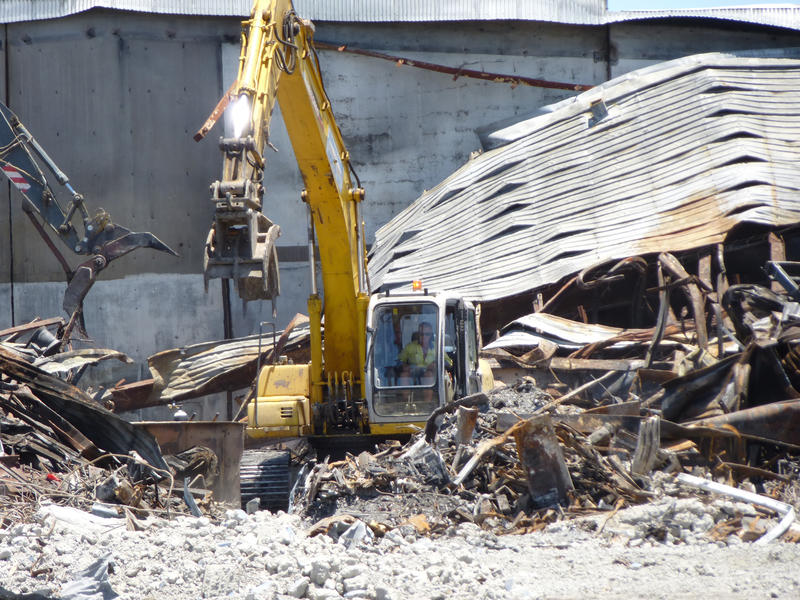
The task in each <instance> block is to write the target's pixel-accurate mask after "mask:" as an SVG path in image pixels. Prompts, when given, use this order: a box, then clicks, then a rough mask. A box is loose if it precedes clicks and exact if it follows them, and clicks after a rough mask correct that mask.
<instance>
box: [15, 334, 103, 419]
mask: <svg viewBox="0 0 800 600" xmlns="http://www.w3.org/2000/svg"><path fill="white" fill-rule="evenodd" d="M0 370H2V371H4V372H6V373H7V374H8V375H10V376H11V377H13V378H14V379H17V380H19V381H20V382H23V383H26V384H27V385H28V386H29V387H30V388H31V390H32V391H33V392H34V394H36V393H38V392H43V393H45V394H52V395H55V396H61V397H64V398H68V399H69V400H73V401H76V402H81V403H85V404H90V405H91V404H93V403H92V399H91V398H90V397H89V396H87V395H86V394H85V393H84V392H82V391H81V390H80V389H78V388H76V387H75V386H73V385H70V384H68V383H67V382H65V381H63V380H61V379H59V378H58V377H53V376H52V375H48V374H47V373H45V372H44V371H42V370H41V369H39V368H38V367H35V366H33V365H31V364H30V363H28V362H26V361H24V360H22V359H21V358H18V357H16V356H15V355H14V354H12V353H11V352H9V351H7V350H5V349H3V348H2V347H0Z"/></svg>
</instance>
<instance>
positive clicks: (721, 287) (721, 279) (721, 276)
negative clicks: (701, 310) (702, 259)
mask: <svg viewBox="0 0 800 600" xmlns="http://www.w3.org/2000/svg"><path fill="white" fill-rule="evenodd" d="M715 250H716V258H717V268H718V269H719V273H717V286H716V287H717V298H719V299H721V298H722V296H723V294H725V292H726V291H727V290H728V287H729V284H728V273H727V271H726V269H725V246H724V245H722V244H717V246H716V249H715Z"/></svg>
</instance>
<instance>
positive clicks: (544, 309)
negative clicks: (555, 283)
mask: <svg viewBox="0 0 800 600" xmlns="http://www.w3.org/2000/svg"><path fill="white" fill-rule="evenodd" d="M577 280H578V276H577V275H575V276H573V277H571V278H570V280H569V281H567V282H566V283H565V284H564V285H562V286H561V288H560V289H559V290H558V291H557V292H556V293H555V294H553V295H552V296H550V298H549V299H548V300H547V302H545V303H544V305H543V306H542V307H541V308H540V309H539V310H537V311H534V312H547V309H548V308H550V307H551V306H552V305H553V303H554V302H555V301H556V300H558V298H559V297H560V296H561V294H563V293H564V292H566V291H567V290H568V289H569V288H570V287H572V286H573V285H574V284H575V283H576V281H577Z"/></svg>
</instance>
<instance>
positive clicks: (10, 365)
mask: <svg viewBox="0 0 800 600" xmlns="http://www.w3.org/2000/svg"><path fill="white" fill-rule="evenodd" d="M63 326H64V323H63V321H62V320H60V319H51V320H48V321H34V322H32V323H29V324H27V325H22V326H18V327H15V328H12V329H10V330H5V331H2V332H0V339H1V340H2V341H1V342H0V514H2V519H0V529H2V528H4V527H8V526H10V525H11V524H13V523H15V522H18V521H20V520H24V519H25V518H27V517H28V516H30V514H31V513H32V512H33V511H35V510H36V507H37V506H38V505H39V504H40V503H41V502H43V501H51V502H55V503H58V504H60V505H66V506H73V507H79V508H82V509H84V510H87V511H93V512H98V513H106V512H109V511H111V512H113V513H115V514H117V513H118V514H123V515H125V516H126V517H127V518H128V520H129V522H130V523H131V526H135V522H136V521H137V518H141V517H143V516H145V515H147V514H149V513H157V514H170V513H176V512H177V513H182V512H185V513H193V514H197V515H199V514H200V508H199V507H198V504H199V505H200V506H203V507H204V509H207V510H213V507H214V504H213V503H212V502H211V497H210V494H209V493H208V490H206V489H204V487H203V486H205V485H207V484H208V483H210V482H211V481H213V477H214V476H215V469H216V457H215V456H213V453H209V451H208V450H207V449H204V448H187V449H185V451H184V452H181V453H179V454H177V455H170V456H162V453H161V449H160V448H159V445H158V444H157V443H156V440H155V438H154V437H153V436H152V435H151V434H150V433H148V432H147V431H146V430H144V429H143V428H140V427H137V426H135V425H134V424H131V423H129V422H128V421H126V420H124V419H122V418H121V417H119V416H118V415H116V414H114V413H112V412H111V411H109V410H108V409H107V408H106V407H104V406H103V405H102V403H101V401H100V400H99V395H100V394H98V395H97V397H93V396H92V395H90V394H89V393H87V392H85V391H83V390H81V389H80V388H78V387H77V386H76V385H75V384H76V383H77V380H78V379H79V378H80V375H81V373H82V372H83V370H85V368H86V367H87V366H88V365H91V364H94V363H96V362H98V361H100V360H107V359H109V358H116V359H119V360H127V358H126V357H125V356H124V355H122V354H120V353H119V352H115V351H111V350H99V349H89V350H67V351H64V352H61V351H60V350H61V346H62V344H61V342H62V340H61V338H60V337H59V335H58V334H59V333H60V331H61V330H62V328H63ZM49 327H52V328H56V329H57V332H56V334H53V333H51V332H50V330H49V329H48V328H49ZM23 339H24V340H25V341H20V340H23ZM198 476H201V477H203V479H202V483H203V486H201V488H197V487H196V486H195V485H193V482H197V481H200V479H198ZM195 496H197V500H196V501H195Z"/></svg>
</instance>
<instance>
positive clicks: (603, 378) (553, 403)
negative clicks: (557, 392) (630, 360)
mask: <svg viewBox="0 0 800 600" xmlns="http://www.w3.org/2000/svg"><path fill="white" fill-rule="evenodd" d="M616 374H617V372H616V371H609V372H608V373H606V374H605V375H602V376H601V377H598V378H597V379H592V380H591V381H589V382H587V383H584V384H583V385H582V386H579V387H576V388H575V389H574V390H572V391H571V392H569V393H566V394H564V395H563V396H561V397H560V398H556V399H555V400H552V401H551V402H548V403H547V404H545V405H544V406H540V407H539V408H537V409H536V410H535V411H533V414H534V415H540V414H542V413H544V412H546V411H548V410H550V409H551V408H554V407H556V406H558V405H559V404H562V403H564V402H566V401H567V400H569V399H571V398H574V397H575V396H577V395H578V394H581V393H583V392H585V391H586V390H588V389H589V388H591V387H593V386H595V385H597V384H599V383H602V382H604V381H606V380H607V379H609V378H611V377H613V376H614V375H616Z"/></svg>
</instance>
